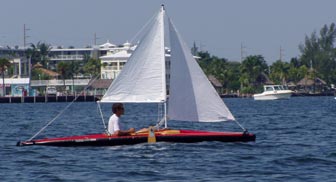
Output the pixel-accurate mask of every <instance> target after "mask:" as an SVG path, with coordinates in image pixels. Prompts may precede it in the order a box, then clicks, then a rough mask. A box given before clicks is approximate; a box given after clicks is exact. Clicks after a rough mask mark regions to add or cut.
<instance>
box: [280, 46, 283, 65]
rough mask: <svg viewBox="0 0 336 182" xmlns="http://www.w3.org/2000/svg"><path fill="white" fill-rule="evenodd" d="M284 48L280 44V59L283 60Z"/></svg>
mask: <svg viewBox="0 0 336 182" xmlns="http://www.w3.org/2000/svg"><path fill="white" fill-rule="evenodd" d="M282 55H283V49H282V48H281V46H280V61H282Z"/></svg>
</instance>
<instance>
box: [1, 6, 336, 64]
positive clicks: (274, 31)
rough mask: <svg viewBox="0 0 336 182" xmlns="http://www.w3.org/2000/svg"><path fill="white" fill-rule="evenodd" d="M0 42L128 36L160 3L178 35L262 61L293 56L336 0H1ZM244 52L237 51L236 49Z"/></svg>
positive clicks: (217, 52) (330, 15) (205, 47)
mask: <svg viewBox="0 0 336 182" xmlns="http://www.w3.org/2000/svg"><path fill="white" fill-rule="evenodd" d="M0 4H1V6H0V17H1V21H0V46H7V45H9V46H15V45H18V46H23V37H24V36H23V32H24V31H23V29H24V28H23V27H24V24H25V26H26V29H27V30H26V35H27V38H26V42H27V43H34V44H36V43H37V42H38V41H42V42H45V43H48V44H50V45H53V46H64V47H69V46H75V47H78V48H79V47H86V46H87V45H92V44H94V37H95V36H94V35H95V34H96V42H97V44H103V43H105V42H107V41H109V42H111V43H113V44H117V45H118V44H123V43H125V42H126V41H129V40H132V39H133V38H134V36H135V35H136V34H137V33H138V32H139V30H140V29H141V28H142V27H143V26H144V24H145V23H147V22H148V20H149V19H150V18H151V17H153V16H154V14H155V13H157V11H158V10H159V8H160V6H161V4H165V7H166V13H167V14H168V16H169V17H170V18H172V20H173V22H174V24H175V26H176V28H177V29H178V31H179V32H180V34H181V35H182V37H183V39H184V40H185V41H186V42H187V44H188V45H189V46H190V47H191V46H192V45H193V43H194V42H195V43H196V45H197V46H198V47H200V49H201V50H202V51H208V52H209V53H210V54H211V55H214V56H217V57H220V58H226V59H228V60H230V61H240V60H241V56H242V55H243V57H246V56H249V55H262V56H264V58H265V60H266V61H267V62H268V63H272V62H275V61H276V60H279V59H280V55H281V57H282V60H284V61H289V60H290V59H291V58H293V57H298V56H299V55H300V51H299V49H298V46H299V45H300V44H302V43H303V42H304V39H305V36H306V35H308V36H310V35H311V33H313V32H314V31H317V32H319V31H320V29H321V28H322V27H323V26H324V25H325V24H327V25H330V24H331V23H333V22H334V23H335V22H336V21H335V17H336V16H335V15H336V13H335V12H336V11H335V7H336V1H335V0H321V1H318V0H0ZM242 53H243V54H242Z"/></svg>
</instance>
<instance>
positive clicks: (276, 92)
mask: <svg viewBox="0 0 336 182" xmlns="http://www.w3.org/2000/svg"><path fill="white" fill-rule="evenodd" d="M292 93H293V91H291V90H289V89H288V88H287V87H286V86H283V85H264V92H263V93H260V94H254V95H253V98H254V100H277V99H289V98H290V97H291V96H292Z"/></svg>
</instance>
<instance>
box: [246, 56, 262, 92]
mask: <svg viewBox="0 0 336 182" xmlns="http://www.w3.org/2000/svg"><path fill="white" fill-rule="evenodd" d="M267 68H268V66H267V63H266V61H265V59H264V57H262V56H261V55H254V56H248V57H246V58H245V60H244V61H243V62H242V64H241V66H240V70H241V78H240V81H241V83H242V86H243V87H247V88H248V90H249V91H253V90H254V88H255V87H256V86H260V85H261V84H262V83H261V81H262V79H260V78H261V77H263V74H265V73H266V71H267Z"/></svg>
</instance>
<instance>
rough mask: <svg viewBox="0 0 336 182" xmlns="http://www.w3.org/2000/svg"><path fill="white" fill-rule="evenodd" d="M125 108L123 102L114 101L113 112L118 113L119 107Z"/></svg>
mask: <svg viewBox="0 0 336 182" xmlns="http://www.w3.org/2000/svg"><path fill="white" fill-rule="evenodd" d="M121 108H124V106H123V104H122V103H114V104H113V105H112V112H113V113H116V112H117V110H118V109H121Z"/></svg>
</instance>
